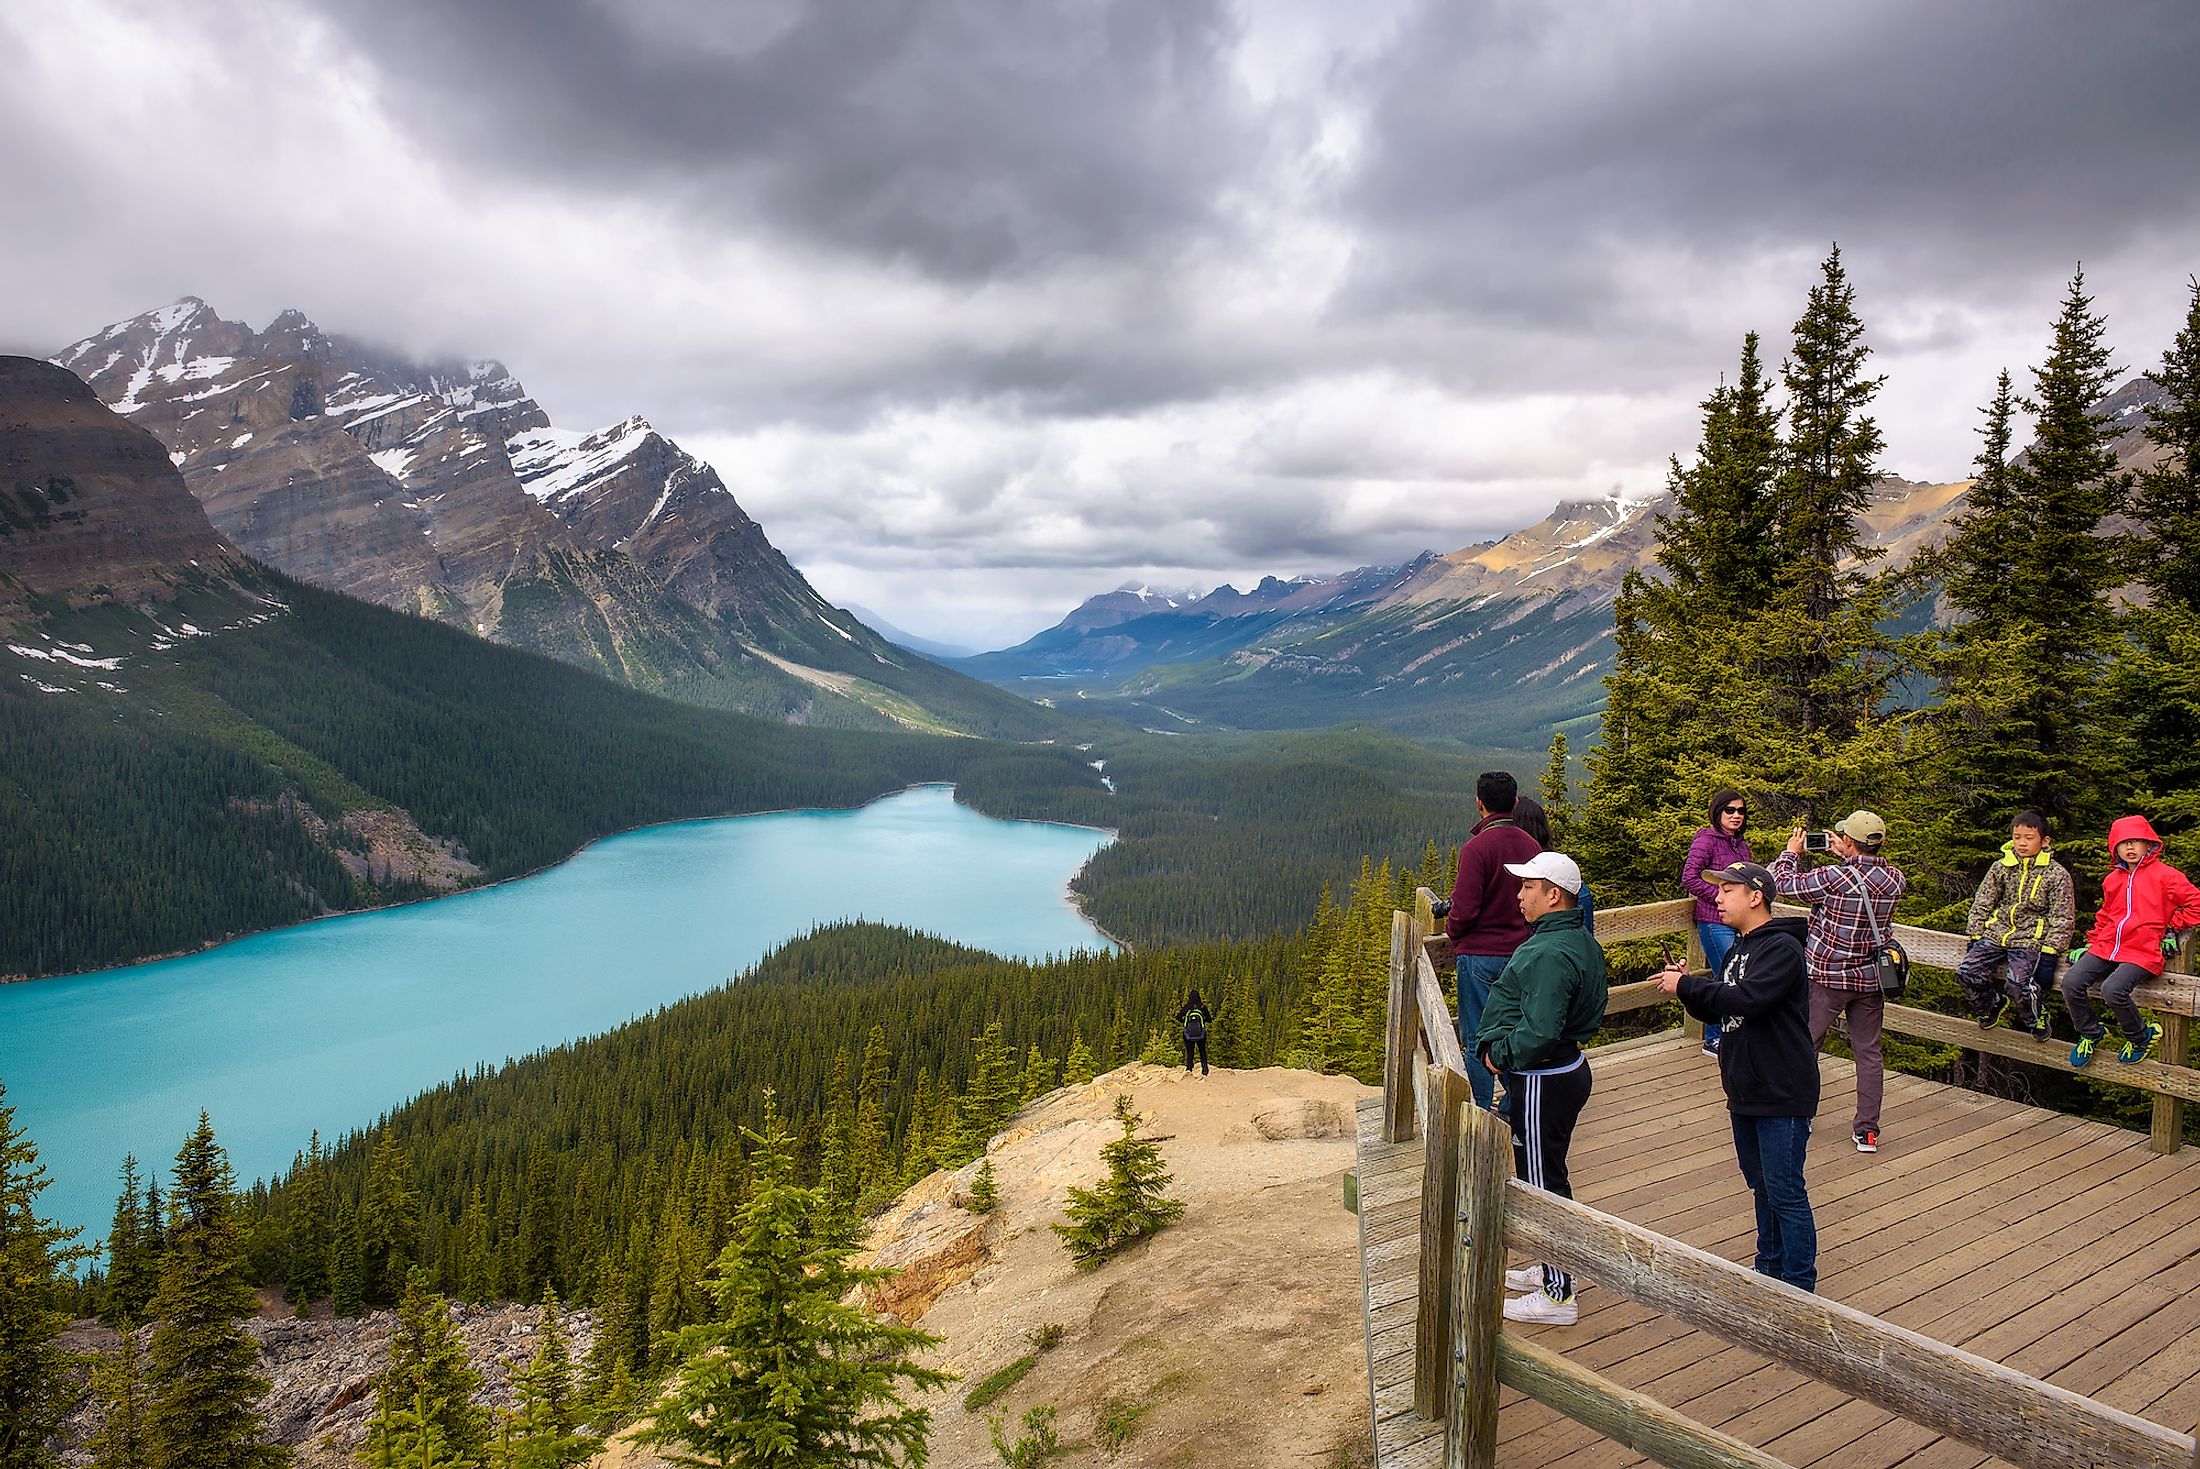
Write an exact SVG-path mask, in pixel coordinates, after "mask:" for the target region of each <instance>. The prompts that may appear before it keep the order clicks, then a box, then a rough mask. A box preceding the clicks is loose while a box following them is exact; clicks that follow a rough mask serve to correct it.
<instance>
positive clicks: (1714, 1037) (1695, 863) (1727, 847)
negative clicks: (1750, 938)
mask: <svg viewBox="0 0 2200 1469" xmlns="http://www.w3.org/2000/svg"><path fill="white" fill-rule="evenodd" d="M1748 826H1749V801H1748V799H1747V798H1746V797H1744V796H1743V795H1742V793H1741V792H1740V791H1734V790H1726V791H1721V792H1719V793H1718V794H1717V795H1715V796H1713V797H1712V798H1711V824H1710V825H1709V826H1701V827H1698V828H1697V829H1696V836H1695V840H1693V841H1691V842H1690V843H1689V844H1688V858H1687V860H1686V861H1684V862H1683V863H1681V886H1682V887H1684V888H1686V889H1687V890H1688V895H1689V896H1690V897H1692V898H1694V899H1695V900H1696V937H1697V938H1699V939H1701V940H1702V941H1703V956H1704V962H1705V963H1706V964H1707V965H1708V966H1709V967H1710V970H1711V972H1712V973H1713V974H1717V973H1718V972H1719V966H1720V965H1721V964H1724V963H1725V962H1726V954H1727V950H1729V949H1731V948H1733V947H1734V930H1733V929H1731V928H1729V927H1727V926H1726V925H1725V924H1723V923H1721V922H1720V921H1719V889H1718V886H1717V885H1716V884H1715V883H1711V882H1707V881H1705V880H1704V874H1705V873H1706V872H1720V871H1723V870H1725V869H1726V868H1727V867H1729V866H1731V865H1733V864H1734V863H1736V862H1755V861H1756V860H1757V857H1756V854H1755V853H1753V852H1751V851H1750V850H1749V838H1747V837H1746V836H1744V835H1743V834H1742V833H1743V832H1744V830H1745V829H1746V828H1747V827H1748ZM1703 1053H1704V1054H1705V1055H1706V1056H1716V1055H1718V1054H1719V1027H1718V1024H1717V1023H1716V1022H1713V1023H1711V1024H1707V1025H1706V1026H1705V1027H1704V1032H1703Z"/></svg>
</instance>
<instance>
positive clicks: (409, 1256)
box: [359, 1132, 420, 1306]
mask: <svg viewBox="0 0 2200 1469" xmlns="http://www.w3.org/2000/svg"><path fill="white" fill-rule="evenodd" d="M359 1240H360V1263H361V1265H362V1267H363V1282H362V1284H363V1287H364V1295H365V1301H366V1304H367V1305H369V1306H389V1305H394V1304H395V1303H396V1301H397V1298H398V1296H399V1294H400V1293H401V1292H402V1291H403V1290H404V1287H405V1282H406V1278H407V1276H408V1275H409V1274H410V1272H411V1270H412V1267H413V1265H414V1263H415V1262H416V1261H418V1260H419V1258H420V1191H419V1190H418V1188H416V1187H415V1186H414V1184H413V1172H412V1160H411V1158H409V1157H408V1156H406V1153H405V1150H404V1148H403V1147H402V1146H400V1145H399V1143H398V1141H397V1138H396V1137H395V1136H394V1135H393V1134H391V1133H388V1132H385V1133H383V1134H382V1136H381V1138H380V1139H379V1140H377V1141H376V1143H375V1145H374V1156H373V1161H372V1163H371V1164H370V1165H369V1169H368V1172H367V1187H366V1193H365V1195H364V1197H362V1198H361V1200H360V1203H359Z"/></svg>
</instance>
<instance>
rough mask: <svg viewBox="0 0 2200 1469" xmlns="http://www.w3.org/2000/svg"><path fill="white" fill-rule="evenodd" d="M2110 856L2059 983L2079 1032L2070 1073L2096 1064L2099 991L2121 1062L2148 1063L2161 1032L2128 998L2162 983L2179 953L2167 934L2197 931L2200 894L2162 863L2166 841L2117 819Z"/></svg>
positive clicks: (2142, 825) (2135, 819) (2130, 820)
mask: <svg viewBox="0 0 2200 1469" xmlns="http://www.w3.org/2000/svg"><path fill="white" fill-rule="evenodd" d="M2108 850H2109V853H2110V855H2111V856H2113V857H2114V858H2115V861H2114V862H2113V863H2112V864H2110V866H2109V869H2108V876H2107V878H2106V879H2104V880H2103V881H2102V883H2101V911H2100V912H2099V913H2096V914H2095V915H2094V917H2093V928H2092V931H2091V932H2089V933H2088V934H2087V935H2086V936H2085V943H2084V944H2083V945H2081V946H2080V947H2078V948H2077V949H2075V950H2073V951H2072V952H2071V955H2070V959H2071V964H2070V967H2069V968H2068V969H2065V970H2064V971H2063V976H2062V995H2063V1003H2064V1004H2066V1005H2068V1006H2069V1007H2070V1020H2071V1023H2072V1024H2074V1025H2076V1026H2077V1027H2078V1044H2077V1045H2076V1046H2075V1047H2073V1048H2072V1050H2071V1052H2070V1064H2071V1065H2073V1066H2083V1065H2085V1063H2086V1062H2088V1061H2090V1060H2092V1059H2093V1048H2094V1046H2095V1045H2097V1044H2098V1043H2099V1042H2100V1041H2101V1040H2103V1039H2104V1038H2105V1037H2106V1032H2105V1031H2103V1030H2102V1028H2101V1025H2100V1022H2099V1021H2097V1020H2095V1019H2094V1018H2093V1006H2092V1003H2091V1002H2090V1001H2089V1000H2088V999H2087V998H2086V990H2087V988H2088V987H2089V986H2091V985H2094V984H2098V985H2100V987H2101V998H2102V999H2104V1000H2106V1001H2108V1008H2109V1009H2110V1010H2111V1011H2113V1012H2114V1013H2115V1016H2116V1024H2117V1026H2118V1027H2119V1028H2120V1029H2121V1030H2122V1031H2123V1033H2124V1043H2123V1046H2122V1047H2121V1048H2120V1049H2119V1050H2118V1051H2117V1052H2116V1059H2117V1060H2119V1061H2144V1060H2145V1059H2146V1058H2147V1057H2148V1056H2150V1055H2152V1054H2153V1052H2154V1046H2155V1043H2156V1042H2157V1041H2159V1040H2161V1038H2162V1027H2161V1026H2159V1025H2149V1024H2148V1023H2147V1022H2146V1019H2145V1017H2143V1016H2141V1015H2140V1014H2139V1007H2138V1006H2137V1005H2134V1004H2133V1003H2132V1002H2131V992H2132V990H2133V989H2134V988H2136V987H2137V986H2138V984H2139V982H2140V981H2141V980H2146V979H2152V978H2155V977H2157V976H2158V975H2160V974H2161V972H2162V969H2163V963H2164V960H2165V959H2166V958H2167V957H2168V956H2169V955H2170V954H2172V953H2174V952H2176V941H2175V940H2174V939H2170V938H2167V937H2166V935H2167V934H2168V932H2169V930H2171V929H2176V928H2191V927H2192V926H2194V925H2195V924H2200V888H2196V887H2194V886H2193V885H2192V883H2191V881H2190V880H2189V879H2187V878H2186V876H2185V874H2183V873H2182V872H2179V871H2178V870H2177V869H2176V868H2174V867H2172V866H2170V865H2169V864H2168V863H2167V862H2164V861H2163V860H2162V839H2161V838H2160V837H2158V836H2156V835H2155V834H2154V828H2153V826H2152V825H2151V824H2149V823H2148V821H2147V819H2146V818H2145V817H2144V816H2121V817H2118V818H2117V819H2116V824H2115V825H2114V826H2111V827H2110V828H2109V829H2108Z"/></svg>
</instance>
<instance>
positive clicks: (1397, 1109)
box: [1383, 913, 1421, 1143]
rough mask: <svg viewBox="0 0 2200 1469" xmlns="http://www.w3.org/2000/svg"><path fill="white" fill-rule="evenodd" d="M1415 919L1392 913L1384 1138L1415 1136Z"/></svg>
mask: <svg viewBox="0 0 2200 1469" xmlns="http://www.w3.org/2000/svg"><path fill="white" fill-rule="evenodd" d="M1413 939H1414V934H1413V919H1412V918H1411V917H1410V916H1409V915H1407V914H1404V913H1392V914H1391V915H1390V1009H1389V1011H1388V1012H1387V1016H1388V1018H1387V1019H1386V1020H1385V1022H1384V1028H1383V1102H1384V1117H1383V1141H1384V1142H1386V1143H1402V1142H1405V1141H1406V1140H1407V1139H1409V1138H1411V1137H1412V1136H1413V1129H1414V1124H1415V1118H1414V1105H1413V1053H1414V1049H1415V1048H1416V1047H1417V1046H1419V1044H1420V1042H1421V1009H1420V990H1419V987H1418V986H1416V985H1415V984H1414V982H1413V981H1414V973H1413V967H1412V966H1411V965H1410V964H1408V963H1407V962H1406V956H1407V955H1408V954H1409V953H1410V952H1411V950H1412V947H1413Z"/></svg>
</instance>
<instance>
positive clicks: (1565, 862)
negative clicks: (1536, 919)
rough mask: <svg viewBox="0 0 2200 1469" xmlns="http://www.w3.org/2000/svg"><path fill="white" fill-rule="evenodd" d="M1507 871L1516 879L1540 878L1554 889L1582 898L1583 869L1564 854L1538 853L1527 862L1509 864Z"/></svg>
mask: <svg viewBox="0 0 2200 1469" xmlns="http://www.w3.org/2000/svg"><path fill="white" fill-rule="evenodd" d="M1505 870H1506V871H1507V872H1509V873H1511V874H1512V875H1513V876H1514V877H1540V878H1542V879H1543V880H1544V881H1545V882H1547V883H1549V884H1551V885H1552V886H1553V887H1558V888H1564V889H1565V890H1566V891H1567V892H1569V893H1572V894H1573V895H1574V896H1575V897H1577V898H1578V897H1580V896H1581V868H1580V867H1579V866H1578V865H1576V864H1575V862H1574V859H1573V858H1571V857H1569V856H1567V855H1566V854H1565V853H1564V852H1538V853H1536V854H1535V855H1534V856H1533V857H1530V858H1529V859H1528V860H1527V861H1525V862H1507V863H1506V864H1505Z"/></svg>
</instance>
